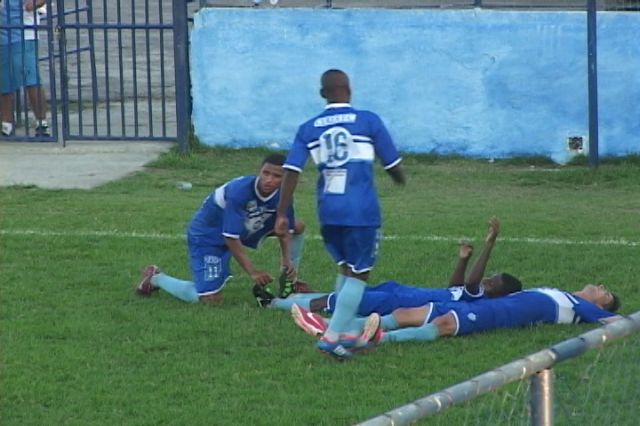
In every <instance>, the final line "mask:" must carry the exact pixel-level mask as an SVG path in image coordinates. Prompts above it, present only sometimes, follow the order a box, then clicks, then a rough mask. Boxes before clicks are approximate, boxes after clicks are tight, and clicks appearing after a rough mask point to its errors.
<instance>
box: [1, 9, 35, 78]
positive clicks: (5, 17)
mask: <svg viewBox="0 0 640 426" xmlns="http://www.w3.org/2000/svg"><path fill="white" fill-rule="evenodd" d="M26 13H28V12H26V11H24V4H23V2H22V0H4V1H0V27H4V26H9V25H11V26H21V25H23V16H24V14H26ZM30 13H33V12H30ZM22 39H23V37H22V29H21V28H12V29H11V30H8V29H0V45H6V44H11V43H20V42H22ZM5 71H6V70H2V72H5Z"/></svg>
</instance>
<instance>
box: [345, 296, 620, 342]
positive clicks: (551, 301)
mask: <svg viewBox="0 0 640 426" xmlns="http://www.w3.org/2000/svg"><path fill="white" fill-rule="evenodd" d="M619 308H620V299H619V298H618V297H617V296H616V295H615V294H614V293H612V292H611V291H609V290H608V289H607V288H606V287H605V286H604V285H602V284H598V285H595V284H587V285H585V286H584V288H583V289H582V290H579V291H575V292H572V293H570V292H567V291H564V290H561V289H557V288H548V287H541V288H532V289H528V290H523V291H520V292H517V293H513V294H510V295H508V296H505V297H501V298H497V299H484V300H479V301H477V302H473V303H468V302H455V303H451V302H436V303H429V304H428V305H426V306H423V307H420V308H410V309H398V310H396V311H394V312H393V313H392V314H391V315H387V316H384V317H382V318H381V317H380V316H379V315H378V314H375V313H374V314H372V315H371V316H369V318H368V319H367V321H366V322H365V325H364V327H363V329H364V332H363V334H362V335H361V336H360V338H359V341H358V343H357V344H356V345H355V346H356V347H363V346H364V345H366V344H367V343H366V342H369V343H371V342H373V343H385V342H406V341H432V340H435V339H437V338H438V337H442V336H464V335H467V334H472V333H479V332H483V331H487V330H494V329H499V328H517V327H526V326H532V325H536V324H543V323H544V324H578V323H596V322H600V323H607V322H611V321H614V320H617V319H619V318H621V316H620V315H616V314H615V312H617V311H618V309H619ZM390 317H393V318H390ZM390 319H391V320H390ZM384 330H387V331H384ZM389 330H390V331H389Z"/></svg>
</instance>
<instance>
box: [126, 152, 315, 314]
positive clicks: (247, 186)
mask: <svg viewBox="0 0 640 426" xmlns="http://www.w3.org/2000/svg"><path fill="white" fill-rule="evenodd" d="M284 160H285V157H284V155H282V154H270V155H268V156H267V157H266V158H265V159H264V160H263V162H262V165H261V167H260V171H259V173H258V175H257V176H241V177H238V178H236V179H233V180H231V181H229V182H227V183H225V184H224V185H222V186H220V187H218V188H217V189H216V190H215V191H213V192H212V193H210V194H209V195H208V196H207V197H206V198H205V200H204V202H203V203H202V206H201V207H200V209H199V210H198V211H197V212H196V213H195V214H194V216H193V218H192V219H191V222H190V223H189V228H188V231H187V244H188V250H189V257H190V263H191V273H192V276H193V281H184V280H180V279H177V278H174V277H171V276H169V275H166V274H163V273H162V272H160V270H159V268H158V267H157V266H155V265H150V266H147V267H146V268H145V269H144V271H143V273H142V281H141V282H140V284H139V285H138V287H137V288H136V293H137V294H139V295H141V296H149V295H151V293H152V292H153V291H155V290H158V289H160V288H161V289H163V290H165V291H166V292H168V293H170V294H172V295H173V296H175V297H177V298H179V299H181V300H184V301H185V302H190V303H195V302H197V301H199V300H200V301H203V302H206V303H219V302H221V301H222V299H223V295H222V289H223V287H224V285H225V283H226V282H227V280H228V279H229V278H231V275H230V268H229V262H230V259H231V256H233V257H234V258H235V259H236V261H237V262H238V263H239V264H240V266H241V267H242V269H244V270H245V272H246V273H247V274H248V275H249V276H250V277H251V280H252V281H253V282H254V284H255V286H257V287H261V288H263V287H265V286H266V285H267V284H269V283H270V282H271V281H273V278H272V277H271V275H270V274H269V273H268V272H265V271H261V270H259V269H257V268H256V267H255V266H254V265H253V263H252V262H251V260H250V259H249V256H248V255H247V252H246V250H245V247H249V248H253V249H255V248H257V247H258V246H259V245H260V243H261V242H262V240H263V239H264V238H265V237H269V236H271V235H273V227H274V224H275V213H276V206H277V204H278V201H279V196H280V184H281V182H282V176H283V174H284V170H283V168H282V165H283V163H284ZM286 214H287V218H288V223H290V224H291V227H290V228H288V229H287V230H286V232H284V233H282V234H280V235H278V239H279V240H280V252H281V266H282V271H283V274H285V275H287V276H288V277H289V279H292V278H293V276H294V275H295V273H296V269H297V267H298V264H299V262H300V255H301V252H302V245H303V231H304V223H303V222H302V221H296V220H295V218H294V211H293V206H289V208H288V209H287V211H286ZM290 253H291V254H290ZM254 293H255V292H254Z"/></svg>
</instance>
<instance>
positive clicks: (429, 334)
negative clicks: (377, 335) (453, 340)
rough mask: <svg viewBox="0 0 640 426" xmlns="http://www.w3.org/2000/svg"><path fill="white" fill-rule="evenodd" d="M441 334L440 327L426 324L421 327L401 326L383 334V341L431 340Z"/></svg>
mask: <svg viewBox="0 0 640 426" xmlns="http://www.w3.org/2000/svg"><path fill="white" fill-rule="evenodd" d="M438 336H440V333H439V332H438V327H436V326H435V325H433V324H425V325H423V326H421V327H409V328H401V329H400V330H394V331H390V332H388V333H385V334H384V335H383V336H382V341H383V342H431V341H433V340H436V339H437V338H438Z"/></svg>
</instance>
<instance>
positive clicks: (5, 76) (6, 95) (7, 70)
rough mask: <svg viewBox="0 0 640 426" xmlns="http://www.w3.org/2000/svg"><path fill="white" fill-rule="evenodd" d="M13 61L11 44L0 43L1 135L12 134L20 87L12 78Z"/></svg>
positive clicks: (13, 72)
mask: <svg viewBox="0 0 640 426" xmlns="http://www.w3.org/2000/svg"><path fill="white" fill-rule="evenodd" d="M0 7H1V6H0ZM13 62H14V61H13V45H0V69H1V70H2V72H1V73H0V121H2V135H3V136H11V135H12V134H13V130H14V129H13V126H14V117H13V105H14V103H15V92H16V90H18V89H19V88H20V86H19V85H17V81H15V78H14V74H15V70H14V66H13Z"/></svg>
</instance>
